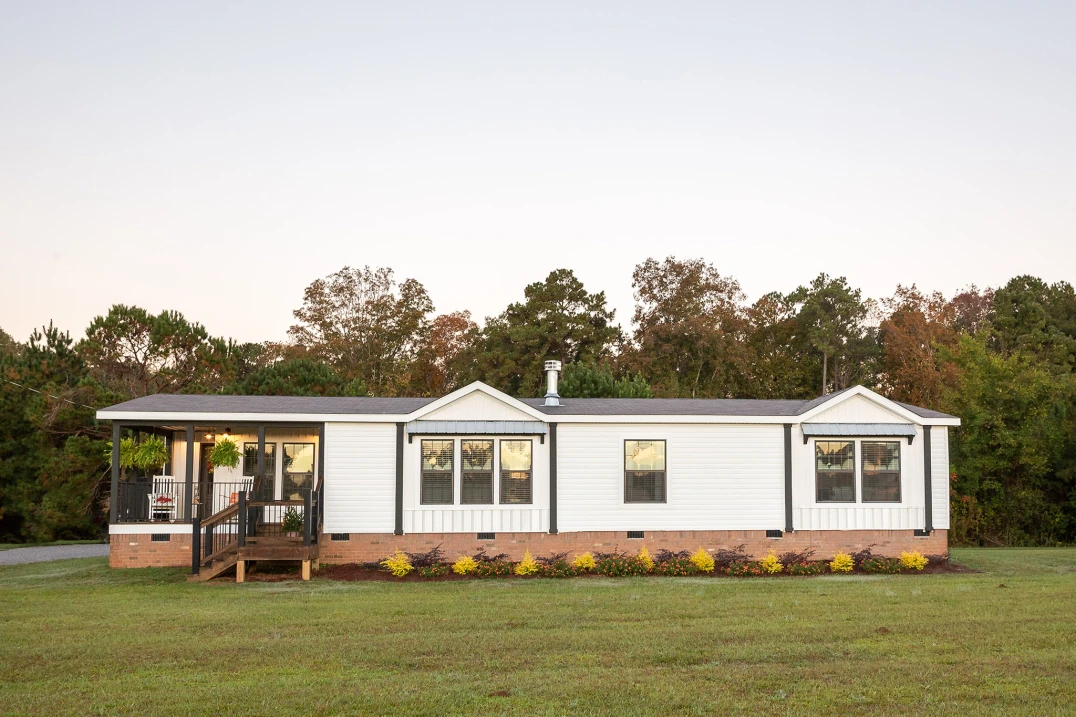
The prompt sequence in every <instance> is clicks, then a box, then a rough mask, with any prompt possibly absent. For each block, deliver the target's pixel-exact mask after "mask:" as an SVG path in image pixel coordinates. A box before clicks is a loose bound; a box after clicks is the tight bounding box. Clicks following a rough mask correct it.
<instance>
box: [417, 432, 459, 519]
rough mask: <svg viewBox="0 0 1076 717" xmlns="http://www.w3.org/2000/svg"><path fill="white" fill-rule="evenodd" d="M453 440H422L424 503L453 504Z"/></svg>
mask: <svg viewBox="0 0 1076 717" xmlns="http://www.w3.org/2000/svg"><path fill="white" fill-rule="evenodd" d="M454 452H455V451H454V443H453V441H423V442H422V503H424V504H425V505H451V504H452V458H453V453H454Z"/></svg>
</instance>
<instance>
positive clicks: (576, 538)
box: [108, 530, 949, 568]
mask: <svg viewBox="0 0 1076 717" xmlns="http://www.w3.org/2000/svg"><path fill="white" fill-rule="evenodd" d="M169 537H170V540H169V541H168V542H154V541H153V540H152V539H151V536H150V535H148V534H145V535H113V536H112V537H111V541H110V549H109V558H108V564H109V565H110V566H111V567H113V568H163V567H188V566H189V565H190V564H191V536H190V535H187V534H173V535H171V536H169ZM741 544H742V545H744V546H745V547H744V549H745V550H746V551H747V553H748V554H750V555H752V556H754V557H756V558H760V557H762V556H764V555H765V554H766V553H768V552H769V551H770V550H773V551H776V552H777V553H778V554H780V553H784V552H787V551H789V550H795V551H802V550H806V549H808V548H813V549H814V551H815V553H814V556H813V557H814V558H816V559H818V560H829V559H830V558H832V557H833V554H834V553H836V552H837V551H841V550H843V551H845V552H855V551H857V550H862V549H864V548H866V547H867V546H868V545H873V547H872V548H871V549H872V550H873V551H874V552H875V553H876V554H878V555H888V556H894V557H895V556H897V555H900V553H901V551H903V550H918V551H919V552H921V553H923V554H924V555H942V554H945V553H948V552H949V546H948V532H947V531H945V530H935V531H934V532H933V533H932V534H931V535H930V536H929V537H925V538H917V537H914V536H913V535H912V531H911V530H803V531H799V532H797V533H785V534H784V536H783V537H781V538H767V537H766V531H764V530H683V531H680V530H667V531H648V532H646V533H645V537H644V538H641V539H631V540H629V539H628V538H627V533H625V532H623V531H620V532H597V531H595V532H583V533H560V534H558V535H549V534H548V533H498V534H497V537H496V539H495V540H478V539H476V537H475V534H474V533H411V534H408V535H392V534H391V533H389V534H386V533H351V534H350V537H349V539H348V540H332V539H331V537H330V536H329V535H322V536H321V542H320V551H319V552H320V554H321V557H320V560H321V562H323V563H330V564H333V563H366V562H374V561H376V560H380V559H381V558H383V557H385V556H386V555H390V554H392V552H393V551H395V550H396V549H397V548H399V549H400V550H404V551H407V552H410V553H420V552H425V551H427V550H429V549H430V548H432V547H434V546H436V545H440V546H441V549H442V550H444V552H445V556H446V558H448V559H455V557H456V556H457V555H472V554H474V553H475V552H476V551H477V550H478V548H479V547H484V548H485V549H486V552H487V553H489V554H491V555H495V554H497V553H508V555H509V556H510V557H511V559H512V560H518V559H520V558H521V557H523V551H525V550H527V549H528V548H529V549H530V551H531V553H532V554H533V555H534V556H535V557H541V556H543V555H550V554H552V553H564V552H568V553H582V552H585V551H588V550H589V551H592V552H594V551H601V552H611V551H613V550H623V551H627V552H631V553H637V552H638V551H639V548H641V547H642V546H644V545H645V546H646V547H647V550H649V551H650V552H651V553H655V552H657V551H658V550H661V549H663V548H665V549H668V550H695V549H696V548H698V547H699V546H700V545H701V546H703V547H706V548H709V549H712V550H718V549H721V548H734V547H736V546H738V545H741Z"/></svg>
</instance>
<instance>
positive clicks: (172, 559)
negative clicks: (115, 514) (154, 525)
mask: <svg viewBox="0 0 1076 717" xmlns="http://www.w3.org/2000/svg"><path fill="white" fill-rule="evenodd" d="M108 544H109V548H108V564H109V566H110V567H113V568H173V567H188V568H189V567H190V565H191V536H190V533H173V534H171V535H169V536H168V541H167V542H164V541H154V540H153V536H152V535H150V534H149V533H144V534H137V535H112V536H110V537H109V541H108Z"/></svg>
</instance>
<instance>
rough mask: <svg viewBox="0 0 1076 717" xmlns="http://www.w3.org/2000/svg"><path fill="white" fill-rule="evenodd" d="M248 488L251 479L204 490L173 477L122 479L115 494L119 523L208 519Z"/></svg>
mask: <svg viewBox="0 0 1076 717" xmlns="http://www.w3.org/2000/svg"><path fill="white" fill-rule="evenodd" d="M247 490H250V481H235V482H219V483H211V484H209V486H208V487H206V488H205V489H204V490H203V487H201V486H199V485H198V484H197V483H195V484H193V485H192V486H191V487H190V491H189V492H188V490H187V485H186V484H185V483H184V482H182V481H177V480H173V479H170V478H168V479H166V478H154V479H153V480H152V481H140V482H134V481H132V482H121V483H120V484H119V490H118V492H117V495H116V503H117V513H116V515H117V520H118V521H119V522H120V523H186V522H189V521H190V519H191V518H192V517H201V518H208V517H209V516H212V515H215V514H217V513H219V512H220V511H222V510H224V509H225V508H227V507H228V506H230V505H235V504H236V503H237V502H238V501H239V494H240V493H242V492H243V491H247ZM202 493H205V495H202ZM188 495H189V496H190V498H189V502H188Z"/></svg>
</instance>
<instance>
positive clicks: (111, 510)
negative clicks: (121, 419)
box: [108, 421, 123, 525]
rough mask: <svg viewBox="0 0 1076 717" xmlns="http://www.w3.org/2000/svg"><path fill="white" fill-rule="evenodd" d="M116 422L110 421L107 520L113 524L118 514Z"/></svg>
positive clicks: (118, 453)
mask: <svg viewBox="0 0 1076 717" xmlns="http://www.w3.org/2000/svg"><path fill="white" fill-rule="evenodd" d="M122 428H123V426H122V425H121V424H119V423H118V422H115V421H113V422H112V492H111V494H110V498H109V501H108V522H109V524H111V525H114V524H116V523H118V522H119V515H120V505H119V502H120V430H121V429H122Z"/></svg>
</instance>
